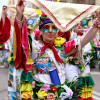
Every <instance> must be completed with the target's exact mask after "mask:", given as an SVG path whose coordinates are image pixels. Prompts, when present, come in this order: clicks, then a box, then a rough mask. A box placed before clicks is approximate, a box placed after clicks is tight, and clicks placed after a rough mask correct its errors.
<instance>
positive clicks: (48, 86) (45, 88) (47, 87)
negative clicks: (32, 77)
mask: <svg viewBox="0 0 100 100" xmlns="http://www.w3.org/2000/svg"><path fill="white" fill-rule="evenodd" d="M40 90H43V91H45V92H48V90H50V85H48V84H44V85H43V87H41V88H40Z"/></svg>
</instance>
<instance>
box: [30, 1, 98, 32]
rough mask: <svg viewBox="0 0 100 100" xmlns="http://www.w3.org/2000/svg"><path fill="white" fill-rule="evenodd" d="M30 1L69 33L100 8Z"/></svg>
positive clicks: (62, 30)
mask: <svg viewBox="0 0 100 100" xmlns="http://www.w3.org/2000/svg"><path fill="white" fill-rule="evenodd" d="M28 1H30V2H31V3H33V4H35V5H36V6H37V7H39V9H41V10H42V11H43V12H44V13H45V14H46V15H47V16H48V17H49V18H50V19H51V20H52V22H53V23H54V24H55V26H56V27H57V28H58V29H59V30H60V31H61V32H66V31H68V30H69V29H70V28H72V27H73V26H74V25H75V24H76V23H78V22H79V21H81V20H82V19H83V18H85V17H86V16H88V15H90V14H91V13H92V12H94V11H95V10H96V9H98V8H99V6H93V5H83V4H73V3H61V2H50V1H47V0H46V1H44V0H28ZM55 8H56V9H55ZM66 12H67V13H66Z"/></svg>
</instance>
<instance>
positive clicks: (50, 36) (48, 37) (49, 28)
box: [41, 24, 58, 43]
mask: <svg viewBox="0 0 100 100" xmlns="http://www.w3.org/2000/svg"><path fill="white" fill-rule="evenodd" d="M41 34H42V36H43V41H44V42H46V43H53V42H54V40H55V39H56V38H57V36H58V29H57V28H56V27H55V25H54V24H46V25H44V27H43V28H42V30H41Z"/></svg>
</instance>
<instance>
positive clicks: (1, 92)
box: [0, 68, 100, 100]
mask: <svg viewBox="0 0 100 100" xmlns="http://www.w3.org/2000/svg"><path fill="white" fill-rule="evenodd" d="M91 75H92V77H93V80H94V82H95V87H94V90H93V98H94V100H100V70H99V69H98V68H96V69H92V70H91ZM0 78H1V79H0V100H8V97H7V96H8V91H7V90H8V89H7V87H8V81H7V79H8V69H7V68H0Z"/></svg>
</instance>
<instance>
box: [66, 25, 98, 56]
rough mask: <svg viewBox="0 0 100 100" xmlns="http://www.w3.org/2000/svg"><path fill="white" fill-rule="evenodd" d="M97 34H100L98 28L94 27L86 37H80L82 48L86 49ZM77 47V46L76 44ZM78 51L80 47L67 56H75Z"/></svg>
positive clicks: (73, 48)
mask: <svg viewBox="0 0 100 100" xmlns="http://www.w3.org/2000/svg"><path fill="white" fill-rule="evenodd" d="M97 32H98V28H95V27H92V28H90V30H89V31H88V32H87V33H86V34H85V35H83V36H81V37H80V45H81V47H84V46H85V45H86V44H87V43H88V42H90V41H91V40H92V39H93V37H94V36H95V35H96V33H97ZM75 45H77V44H76V42H75ZM76 51H78V47H72V48H71V51H69V52H66V53H67V54H66V56H68V55H70V54H73V53H74V52H76Z"/></svg>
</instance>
